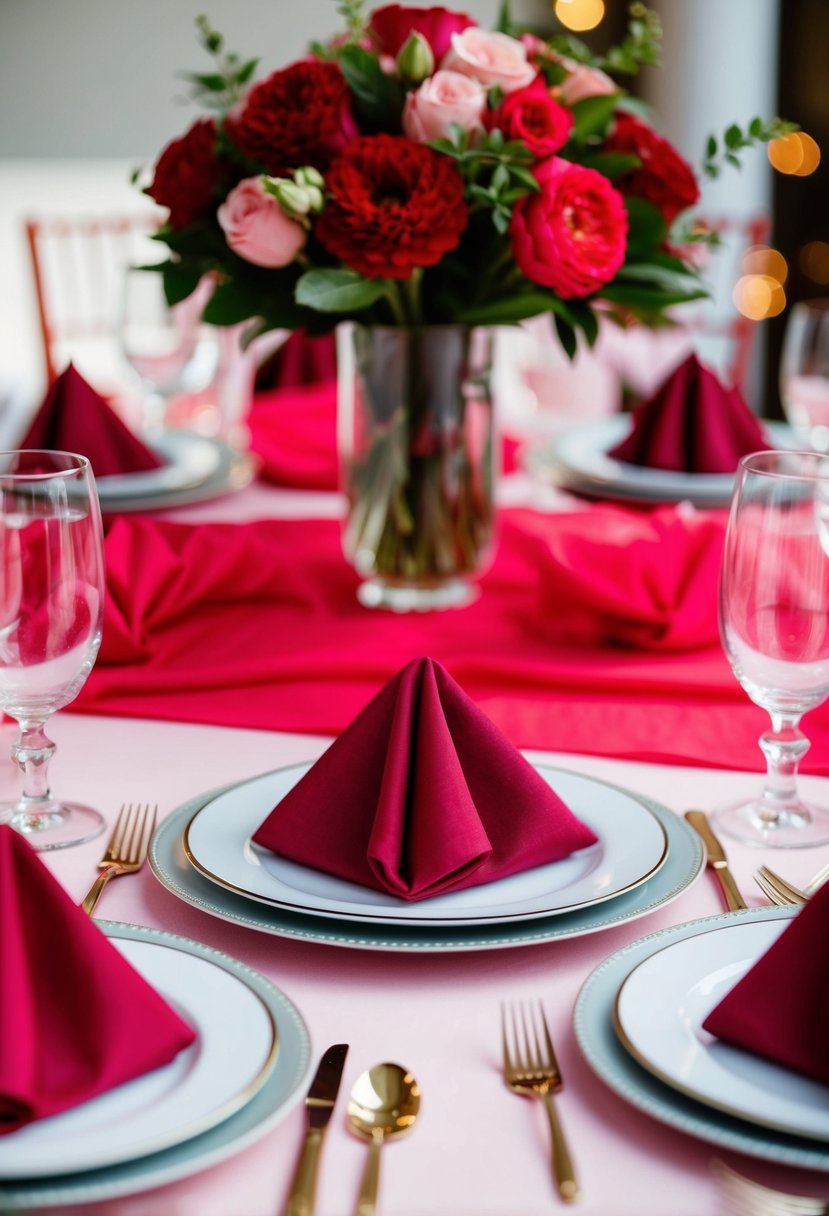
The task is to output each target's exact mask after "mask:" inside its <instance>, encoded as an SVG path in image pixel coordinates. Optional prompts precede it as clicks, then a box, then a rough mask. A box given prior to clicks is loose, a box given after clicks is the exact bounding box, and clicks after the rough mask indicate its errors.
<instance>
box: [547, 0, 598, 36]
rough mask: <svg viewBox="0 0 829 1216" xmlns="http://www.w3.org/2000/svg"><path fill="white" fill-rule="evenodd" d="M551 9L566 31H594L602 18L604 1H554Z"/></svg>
mask: <svg viewBox="0 0 829 1216" xmlns="http://www.w3.org/2000/svg"><path fill="white" fill-rule="evenodd" d="M553 9H554V12H555V15H556V17H558V19H559V21H560V22H561V24H562V25H563V26H565V27H566V28H567V29H568V30H578V31H579V32H581V31H583V30H594V29H595V28H596V26H597V25H598V24H599V23H600V22H601V20H602V18H603V17H604V0H555V4H554V6H553Z"/></svg>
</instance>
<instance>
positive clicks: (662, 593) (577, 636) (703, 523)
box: [532, 503, 725, 651]
mask: <svg viewBox="0 0 829 1216" xmlns="http://www.w3.org/2000/svg"><path fill="white" fill-rule="evenodd" d="M532 530H533V532H534V533H535V543H536V545H537V556H536V559H535V560H536V565H537V569H538V585H539V611H538V619H539V620H540V621H541V622H542V623H543V629H544V632H545V634H548V635H552V636H554V637H556V638H560V639H568V640H572V641H575V642H577V643H579V644H581V645H587V646H602V645H605V644H607V643H610V644H611V645H618V646H627V647H631V648H634V649H637V650H675V651H678V650H693V649H695V648H697V647H701V646H711V645H718V644H719V631H718V627H717V583H718V580H719V571H720V564H721V562H722V550H723V538H724V535H725V514H724V513H721V512H713V513H712V512H701V511H696V510H694V508H693V507H691V506H690V505H689V504H687V503H682V504H680V505H679V506H678V507H660V508H658V509H657V510H655V511H652V512H641V511H626V510H622V509H620V508H616V507H610V506H607V507H605V506H596V507H593V508H591V510H590V511H580V512H577V513H574V514H572V515H567V516H553V517H549V518H545V517H539V521H538V523H537V524H536V523H533V525H532Z"/></svg>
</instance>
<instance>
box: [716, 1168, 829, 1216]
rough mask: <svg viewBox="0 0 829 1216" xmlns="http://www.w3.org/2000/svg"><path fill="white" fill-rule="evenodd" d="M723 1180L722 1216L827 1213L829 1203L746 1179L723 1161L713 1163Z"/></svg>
mask: <svg viewBox="0 0 829 1216" xmlns="http://www.w3.org/2000/svg"><path fill="white" fill-rule="evenodd" d="M713 1170H714V1173H715V1175H716V1176H717V1178H718V1180H719V1183H720V1194H721V1198H722V1203H721V1204H720V1206H719V1208H718V1211H720V1212H721V1214H722V1216H827V1213H829V1205H827V1204H826V1203H825V1202H824V1201H823V1200H822V1199H810V1198H809V1197H808V1196H806V1195H789V1194H786V1193H785V1192H783V1191H775V1190H772V1189H771V1187H767V1186H763V1185H762V1184H761V1183H759V1182H754V1181H753V1180H752V1179H751V1178H745V1177H743V1175H742V1174H738V1173H737V1171H736V1170H732V1169H730V1168H729V1166H727V1165H725V1164H724V1163H723V1162H722V1161H714V1162H713Z"/></svg>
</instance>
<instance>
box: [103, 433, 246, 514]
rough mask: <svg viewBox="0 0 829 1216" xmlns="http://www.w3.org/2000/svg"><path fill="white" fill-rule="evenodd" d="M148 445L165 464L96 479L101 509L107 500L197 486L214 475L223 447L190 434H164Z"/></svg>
mask: <svg viewBox="0 0 829 1216" xmlns="http://www.w3.org/2000/svg"><path fill="white" fill-rule="evenodd" d="M149 446H150V447H151V449H152V451H154V452H155V453H156V455H157V456H160V457H161V459H162V460H164V461H165V463H164V464H163V465H161V466H160V467H159V468H157V469H144V470H142V471H140V472H136V473H112V474H110V475H109V476H107V477H96V479H95V482H96V485H97V487H98V498H99V499H100V502H101V506H103V505H104V504H106V503H108V502H109V500H110V499H119V500H120V499H127V498H141V499H146V498H148V497H149V498H152V497H154V496H155V495H158V494H170V493H172V492H174V491H178V490H184V489H188V488H190V487H192V486H195V485H200V484H201V483H202V482H203V481H207V479H208V478H209V477H213V476H214V475H215V474H216V473H217V472H218V470H219V466H220V464H221V460H222V454H223V453H222V448H223V444H221V443H219V442H218V441H217V440H215V439H211V438H209V437H208V436H207V435H197V434H195V433H194V432H192V431H165V432H164V434H163V435H159V437H158V439H156V440H154V442H153V443H152V444H150V445H149Z"/></svg>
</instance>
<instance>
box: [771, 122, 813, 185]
mask: <svg viewBox="0 0 829 1216" xmlns="http://www.w3.org/2000/svg"><path fill="white" fill-rule="evenodd" d="M769 160H770V161H771V163H772V165H774V167H775V169H777V171H778V172H779V173H793V174H795V175H796V176H797V177H808V176H809V174H810V173H814V171H815V169H816V168H817V167H818V165H819V164H820V148H819V147H818V145H817V143H816V142H815V141H814V140H813V139H812V137H811V135H807V134H806V132H805V131H793V132H792V133H791V135H784V136H783V137H782V138H781V139H773V140H772V141H771V143H770V144H769Z"/></svg>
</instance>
